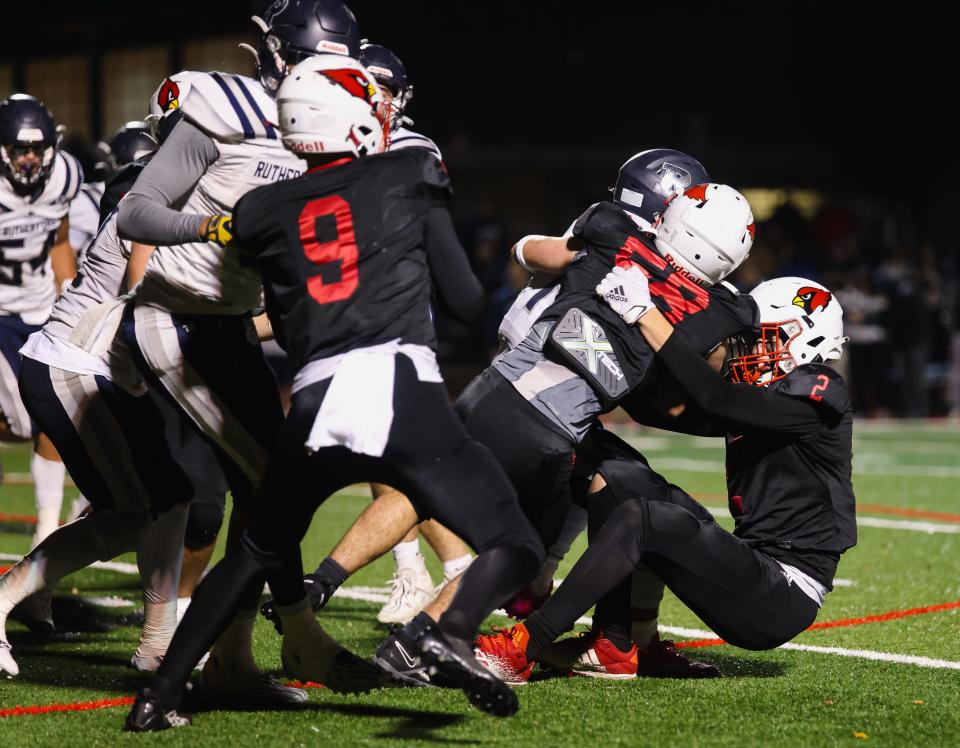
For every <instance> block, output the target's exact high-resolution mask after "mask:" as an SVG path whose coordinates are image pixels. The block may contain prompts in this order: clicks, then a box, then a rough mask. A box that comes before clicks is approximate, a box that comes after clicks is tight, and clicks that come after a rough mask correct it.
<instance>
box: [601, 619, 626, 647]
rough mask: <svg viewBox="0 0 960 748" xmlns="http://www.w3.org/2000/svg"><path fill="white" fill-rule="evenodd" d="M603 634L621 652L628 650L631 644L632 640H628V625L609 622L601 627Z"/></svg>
mask: <svg viewBox="0 0 960 748" xmlns="http://www.w3.org/2000/svg"><path fill="white" fill-rule="evenodd" d="M603 635H604V637H605V638H607V639H609V640H610V641H611V643H612V644H613V646H615V647H616V648H617V649H619V650H620V651H621V652H629V651H630V648H631V647H632V646H633V642H632V641H630V626H629V625H627V626H624V625H623V624H619V623H609V624H607V625H606V626H604V627H603Z"/></svg>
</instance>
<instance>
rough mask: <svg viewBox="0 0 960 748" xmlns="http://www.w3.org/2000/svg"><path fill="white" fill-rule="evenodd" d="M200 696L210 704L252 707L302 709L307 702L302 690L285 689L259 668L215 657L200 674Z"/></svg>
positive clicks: (287, 687)
mask: <svg viewBox="0 0 960 748" xmlns="http://www.w3.org/2000/svg"><path fill="white" fill-rule="evenodd" d="M200 693H201V694H202V695H203V698H205V699H208V700H210V701H218V702H228V703H231V704H242V705H249V706H260V707H265V706H299V705H301V704H305V703H307V692H306V691H304V690H303V689H302V688H293V687H292V686H285V685H284V684H283V683H281V682H280V681H278V680H277V679H276V678H274V677H273V676H272V675H268V674H267V673H265V672H263V671H262V670H260V669H259V668H257V667H256V666H253V667H251V666H250V665H247V664H243V663H235V662H229V661H226V660H221V659H220V658H218V657H215V656H213V655H211V656H210V658H209V660H207V664H206V665H205V666H204V668H203V672H202V673H201V675H200Z"/></svg>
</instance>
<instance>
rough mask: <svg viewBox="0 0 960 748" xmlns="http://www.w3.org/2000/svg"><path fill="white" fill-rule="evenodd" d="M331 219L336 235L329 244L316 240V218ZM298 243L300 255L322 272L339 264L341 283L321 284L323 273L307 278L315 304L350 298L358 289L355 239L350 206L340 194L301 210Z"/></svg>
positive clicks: (314, 201) (322, 198)
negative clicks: (328, 217)
mask: <svg viewBox="0 0 960 748" xmlns="http://www.w3.org/2000/svg"><path fill="white" fill-rule="evenodd" d="M324 216H333V220H334V227H335V231H336V235H335V236H334V238H333V239H330V240H328V241H320V239H318V238H317V223H318V219H320V218H323V217H324ZM300 242H301V244H302V245H303V253H304V254H305V255H306V256H307V259H308V260H309V261H310V262H312V263H313V264H314V265H318V266H319V267H320V268H321V269H322V271H324V270H325V271H327V277H329V272H330V271H333V270H335V268H334V267H331V266H333V265H334V263H339V266H340V267H339V270H340V273H339V275H340V280H336V281H324V273H323V272H321V274H319V275H314V276H313V277H311V278H309V279H307V291H308V292H309V293H310V295H311V296H312V297H313V298H314V300H316V302H317V303H318V304H329V303H330V302H332V301H343V300H344V299H349V298H350V297H351V296H352V295H353V292H354V291H356V290H357V284H358V283H359V279H358V276H357V237H356V234H355V233H354V230H353V213H352V212H351V211H350V205H349V203H347V201H346V200H344V199H343V198H342V197H340V196H339V195H330V196H328V197H320V198H317V199H316V200H311V201H310V202H308V203H307V204H306V205H304V206H303V210H301V211H300Z"/></svg>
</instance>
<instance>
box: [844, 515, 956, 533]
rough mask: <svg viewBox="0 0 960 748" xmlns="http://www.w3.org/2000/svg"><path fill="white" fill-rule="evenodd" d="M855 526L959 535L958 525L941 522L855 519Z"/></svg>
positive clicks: (877, 518)
mask: <svg viewBox="0 0 960 748" xmlns="http://www.w3.org/2000/svg"><path fill="white" fill-rule="evenodd" d="M857 524H858V525H863V526H864V527H881V528H883V529H885V530H912V531H913V532H925V533H927V534H934V533H945V534H947V535H957V534H960V524H954V525H950V524H945V523H942V522H917V521H915V520H910V519H881V518H879V517H857Z"/></svg>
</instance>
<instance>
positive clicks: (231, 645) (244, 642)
mask: <svg viewBox="0 0 960 748" xmlns="http://www.w3.org/2000/svg"><path fill="white" fill-rule="evenodd" d="M310 614H311V615H313V611H310ZM256 620H257V611H256V610H238V611H237V617H236V618H234V619H233V620H232V621H231V622H230V625H228V626H227V628H226V629H224V631H223V633H222V634H220V638H219V639H217V640H216V641H215V642H214V643H213V646H212V647H210V654H211V655H212V656H213V657H216V658H217V659H218V660H221V661H223V660H225V661H228V662H233V663H235V664H237V665H239V666H240V668H242V669H244V670H256V669H257V663H256V662H254V659H253V624H254V622H255V621H256Z"/></svg>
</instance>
